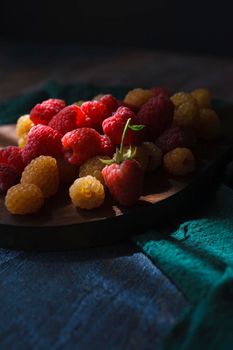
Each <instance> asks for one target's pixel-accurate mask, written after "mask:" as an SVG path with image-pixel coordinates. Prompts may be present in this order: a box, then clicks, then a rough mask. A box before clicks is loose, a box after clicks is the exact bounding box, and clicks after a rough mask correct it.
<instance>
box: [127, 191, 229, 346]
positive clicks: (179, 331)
mask: <svg viewBox="0 0 233 350" xmlns="http://www.w3.org/2000/svg"><path fill="white" fill-rule="evenodd" d="M134 240H135V242H136V243H137V245H138V246H139V247H140V248H141V249H142V250H143V251H144V252H145V253H146V254H147V255H148V256H149V257H150V258H151V259H152V261H153V262H154V263H155V264H156V265H157V266H158V267H160V268H161V270H162V271H163V272H164V273H165V274H166V275H167V276H168V277H169V278H170V279H171V280H172V281H173V282H174V283H175V284H176V285H177V287H178V288H179V289H180V290H181V291H182V292H183V293H184V295H185V296H186V298H187V299H188V300H189V301H190V302H191V304H192V305H193V306H192V309H191V310H189V312H188V313H187V314H186V315H185V316H184V318H183V319H182V320H181V321H180V323H178V324H177V326H176V327H175V328H174V330H173V331H172V333H171V334H170V335H169V337H168V339H167V340H166V342H165V343H164V348H165V349H179V350H180V349H187V350H188V349H199V350H201V349H208V350H210V349H221V350H222V349H231V348H232V346H233V345H232V344H233V332H232V330H233V328H232V327H233V192H232V190H231V189H229V188H228V187H225V186H221V188H220V189H219V190H218V192H217V194H216V199H215V201H214V202H213V203H212V205H211V207H210V208H208V210H207V211H206V212H205V213H203V216H202V217H201V218H199V219H197V220H191V221H187V222H184V223H183V224H181V225H180V227H179V228H178V230H176V231H175V232H173V233H171V234H170V235H169V236H168V235H167V234H166V233H165V232H164V233H162V232H161V231H160V232H157V231H151V232H148V233H146V234H145V235H142V236H140V237H136V238H135V239H134Z"/></svg>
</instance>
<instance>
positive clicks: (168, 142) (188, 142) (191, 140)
mask: <svg viewBox="0 0 233 350" xmlns="http://www.w3.org/2000/svg"><path fill="white" fill-rule="evenodd" d="M156 145H157V146H158V147H159V148H160V149H161V151H162V152H163V154H165V153H167V152H169V151H171V150H173V149H174V148H177V147H188V148H191V147H193V146H194V145H195V135H194V133H192V131H191V130H186V129H181V128H180V127H179V126H174V127H172V128H170V129H167V130H165V131H164V133H163V134H162V135H160V137H159V138H158V139H157V140H156Z"/></svg>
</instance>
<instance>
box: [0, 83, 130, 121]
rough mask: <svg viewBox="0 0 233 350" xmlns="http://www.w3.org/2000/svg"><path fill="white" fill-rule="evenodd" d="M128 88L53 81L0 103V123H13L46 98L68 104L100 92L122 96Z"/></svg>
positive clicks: (89, 97)
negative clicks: (61, 100) (60, 99)
mask: <svg viewBox="0 0 233 350" xmlns="http://www.w3.org/2000/svg"><path fill="white" fill-rule="evenodd" d="M128 90H129V87H126V86H124V87H123V86H103V87H101V88H100V87H99V86H95V85H89V84H70V85H62V84H58V83H55V82H53V81H50V82H48V83H47V84H46V85H44V86H43V87H42V88H41V89H37V90H35V91H32V92H30V93H27V94H23V95H19V96H17V97H13V98H10V99H8V100H6V101H3V102H1V103H0V125H3V124H11V123H14V122H15V121H16V120H17V118H19V116H21V115H23V114H26V113H29V112H30V110H31V109H32V107H33V106H35V104H36V103H39V102H41V101H43V100H46V99H48V98H62V99H65V101H66V102H67V103H68V104H71V103H73V102H76V101H78V100H87V99H91V98H93V97H94V96H96V95H98V94H100V93H111V94H113V95H114V96H115V97H116V98H119V99H121V98H123V97H124V95H125V94H126V93H127V91H128Z"/></svg>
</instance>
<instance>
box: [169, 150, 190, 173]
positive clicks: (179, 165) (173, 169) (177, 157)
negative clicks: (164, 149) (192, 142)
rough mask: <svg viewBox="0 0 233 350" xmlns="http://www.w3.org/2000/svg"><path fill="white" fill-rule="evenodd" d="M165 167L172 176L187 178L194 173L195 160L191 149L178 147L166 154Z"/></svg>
mask: <svg viewBox="0 0 233 350" xmlns="http://www.w3.org/2000/svg"><path fill="white" fill-rule="evenodd" d="M163 165H164V168H165V170H166V171H167V172H169V173H170V174H172V175H176V176H185V175H187V174H189V173H192V172H193V171H194V169H195V159H194V156H193V154H192V152H191V151H190V149H188V148H185V147H178V148H175V149H173V150H172V151H170V152H168V153H166V154H165V156H164V158H163Z"/></svg>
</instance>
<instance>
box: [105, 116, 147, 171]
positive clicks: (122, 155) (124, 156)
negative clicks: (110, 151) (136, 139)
mask: <svg viewBox="0 0 233 350" xmlns="http://www.w3.org/2000/svg"><path fill="white" fill-rule="evenodd" d="M130 122H131V118H129V119H128V120H127V122H126V124H125V127H124V130H123V133H122V138H121V145H120V149H119V148H118V147H117V148H116V153H115V154H114V156H113V158H112V159H101V161H102V162H103V163H104V164H106V165H110V164H113V163H117V164H120V163H122V162H123V161H124V160H130V159H133V158H134V156H135V152H136V147H134V146H133V147H132V146H131V145H130V147H129V149H128V150H127V152H124V141H125V137H126V133H127V130H128V129H131V130H133V131H141V130H142V129H143V128H144V125H130Z"/></svg>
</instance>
